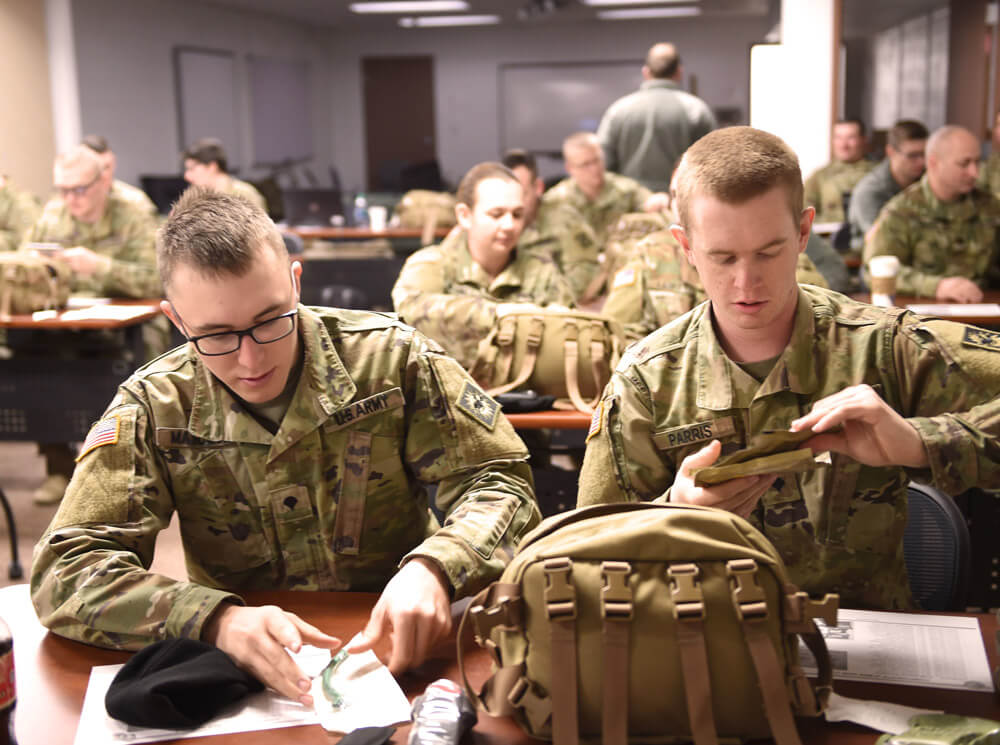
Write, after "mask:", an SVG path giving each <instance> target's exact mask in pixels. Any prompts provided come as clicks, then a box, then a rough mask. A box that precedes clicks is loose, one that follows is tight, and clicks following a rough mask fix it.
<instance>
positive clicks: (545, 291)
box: [392, 229, 573, 369]
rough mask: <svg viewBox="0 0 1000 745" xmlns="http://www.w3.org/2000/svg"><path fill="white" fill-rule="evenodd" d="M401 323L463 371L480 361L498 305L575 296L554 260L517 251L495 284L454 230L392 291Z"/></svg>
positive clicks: (568, 300) (417, 259)
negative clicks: (423, 336)
mask: <svg viewBox="0 0 1000 745" xmlns="http://www.w3.org/2000/svg"><path fill="white" fill-rule="evenodd" d="M392 303H393V306H394V307H395V309H396V312H397V313H399V317H400V318H402V319H403V320H404V321H405V322H406V323H409V324H411V325H413V326H415V327H416V328H418V329H419V330H420V331H422V332H423V333H425V334H426V335H427V336H429V337H431V338H432V339H434V340H435V341H437V342H438V343H439V344H441V346H443V347H444V348H445V349H446V350H447V351H448V354H450V355H452V356H453V357H455V358H456V359H457V360H458V361H459V362H460V363H461V364H462V366H463V367H465V368H466V369H469V368H470V367H471V366H472V363H473V362H475V360H476V350H477V349H478V347H479V342H480V341H481V340H483V339H484V338H486V335H487V333H489V331H490V329H492V328H493V324H494V323H495V322H496V307H497V304H498V303H531V304H533V305H549V304H555V305H562V306H566V307H569V306H571V305H572V303H573V294H572V292H571V291H570V289H569V286H568V285H567V284H566V280H565V278H563V276H562V275H561V274H560V273H559V269H558V267H557V266H556V265H555V262H554V261H553V260H552V258H551V256H549V255H548V254H547V253H543V252H535V251H525V250H522V249H518V250H516V251H515V253H514V255H513V257H512V258H511V262H510V263H509V264H508V265H507V267H506V268H505V269H504V270H503V271H502V272H500V274H499V275H497V276H496V277H495V278H493V279H491V278H490V277H489V275H488V274H487V273H486V271H485V270H484V269H483V268H482V267H481V266H480V265H479V264H478V263H476V261H475V260H474V259H473V258H472V255H471V254H470V253H469V247H468V242H467V240H466V233H465V231H464V230H462V229H454V230H452V231H451V233H449V234H448V236H447V237H446V238H445V239H444V240H443V241H442V242H441V243H439V244H438V245H436V246H428V247H427V248H422V249H420V250H419V251H417V252H416V253H414V254H413V255H412V256H410V257H409V258H408V259H407V260H406V263H405V264H404V265H403V268H402V270H401V271H400V272H399V278H398V279H397V280H396V284H395V285H394V286H393V288H392Z"/></svg>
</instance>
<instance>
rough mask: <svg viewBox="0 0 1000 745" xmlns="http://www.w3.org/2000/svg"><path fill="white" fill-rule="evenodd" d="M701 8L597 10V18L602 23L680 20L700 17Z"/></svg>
mask: <svg viewBox="0 0 1000 745" xmlns="http://www.w3.org/2000/svg"><path fill="white" fill-rule="evenodd" d="M700 15H701V8H694V7H683V8H632V9H629V10H599V11H597V17H598V18H599V19H600V20H602V21H630V20H635V19H639V18H682V17H684V16H700Z"/></svg>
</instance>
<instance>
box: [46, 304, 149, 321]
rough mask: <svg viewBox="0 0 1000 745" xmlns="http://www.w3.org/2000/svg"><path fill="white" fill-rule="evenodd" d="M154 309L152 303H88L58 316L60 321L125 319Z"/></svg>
mask: <svg viewBox="0 0 1000 745" xmlns="http://www.w3.org/2000/svg"><path fill="white" fill-rule="evenodd" d="M151 310H156V306H154V305H90V306H88V307H86V308H77V309H75V310H67V311H65V312H63V313H62V314H61V315H60V316H59V320H61V321H127V320H128V319H129V318H135V317H136V316H141V315H143V314H144V313H149V312H150V311H151Z"/></svg>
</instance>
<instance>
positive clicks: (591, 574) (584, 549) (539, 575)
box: [458, 502, 838, 745]
mask: <svg viewBox="0 0 1000 745" xmlns="http://www.w3.org/2000/svg"><path fill="white" fill-rule="evenodd" d="M837 604H838V598H837V596H836V595H826V596H825V597H824V598H823V599H822V600H820V601H814V600H811V599H810V598H808V597H807V596H806V594H805V593H802V592H798V591H797V589H796V588H795V586H794V585H792V584H790V583H789V580H788V574H787V571H786V569H785V566H784V563H783V562H782V560H781V557H780V556H779V555H778V552H777V551H776V550H775V548H774V546H773V545H771V543H770V542H768V540H767V539H766V538H765V537H764V536H763V535H762V534H761V533H760V532H759V531H758V530H756V529H755V528H754V527H753V526H752V525H750V523H748V522H747V521H745V520H743V519H742V518H740V517H738V516H736V515H734V514H732V513H729V512H725V511H722V510H717V509H714V508H711V507H698V506H693V505H683V504H654V503H649V502H642V503H636V502H632V503H622V504H607V505H597V506H592V507H584V508H581V509H578V510H570V511H569V512H564V513H561V514H558V515H554V516H552V517H549V518H547V519H546V520H544V521H543V522H542V523H541V524H540V525H539V526H538V527H536V528H535V529H534V530H533V531H531V532H530V533H529V534H528V535H527V536H525V538H524V540H523V541H522V542H521V544H520V546H519V547H518V549H517V553H516V554H515V555H514V558H513V559H512V560H511V563H510V564H509V565H508V566H507V568H506V569H505V570H504V573H503V575H502V576H501V577H500V579H499V581H497V582H495V583H493V584H492V585H490V586H489V587H488V588H486V589H485V590H483V591H482V592H480V593H479V594H478V595H477V596H476V597H475V598H473V600H472V602H471V604H470V605H469V607H468V609H467V610H466V612H465V615H463V617H462V623H461V627H460V628H459V634H458V638H459V640H461V639H462V638H463V632H464V630H465V626H466V625H467V624H468V623H471V624H472V627H473V630H474V632H475V640H476V642H477V644H479V646H481V647H483V648H485V649H487V650H488V651H489V652H490V653H491V654H492V656H493V660H494V665H493V672H492V675H491V677H490V678H488V679H487V680H486V682H485V683H484V685H483V686H482V688H481V689H480V690H478V691H477V690H474V689H473V688H472V687H471V686H470V685H469V682H468V680H467V678H466V671H465V666H464V656H463V651H462V649H461V646H462V645H461V641H460V642H459V645H458V646H459V652H458V654H459V669H460V672H461V674H462V678H463V682H464V683H465V688H466V692H467V693H468V694H469V695H470V697H471V698H472V699H473V701H475V702H476V703H477V704H478V706H479V708H481V709H483V710H484V711H487V712H488V713H490V714H491V715H494V716H511V717H513V718H514V720H515V721H516V722H517V723H518V724H519V725H520V726H521V727H522V728H523V729H524V730H525V731H526V732H528V733H529V734H530V735H532V736H535V737H541V738H546V739H551V740H553V741H554V743H555V745H577V743H579V742H588V743H603V745H626V743H678V744H679V743H686V742H690V741H692V740H693V741H694V743H695V745H717V744H718V743H719V742H729V743H732V742H741V741H746V740H755V739H761V738H769V737H772V736H773V738H774V740H775V742H776V743H777V745H800V740H799V736H798V732H797V730H796V725H795V720H794V718H793V717H794V716H795V715H798V716H818V715H819V714H820V713H821V712H822V711H823V709H824V708H825V706H826V701H827V698H828V697H829V694H830V691H831V685H832V670H831V667H830V658H829V655H828V653H827V649H826V644H825V642H824V641H823V637H822V636H821V635H820V633H819V631H818V630H817V628H816V626H815V624H814V622H813V619H814V618H817V617H818V618H823V620H824V621H825V622H826V623H827V624H828V625H831V626H833V625H836V617H837ZM800 636H801V638H802V639H803V640H804V641H805V642H806V644H807V646H808V647H809V649H810V651H811V652H812V654H813V656H814V657H815V659H816V661H817V667H818V671H819V673H818V676H817V680H816V683H815V684H813V683H811V682H810V681H809V679H807V678H806V676H805V674H804V672H803V669H802V667H801V666H800V664H799V648H798V640H799V637H800Z"/></svg>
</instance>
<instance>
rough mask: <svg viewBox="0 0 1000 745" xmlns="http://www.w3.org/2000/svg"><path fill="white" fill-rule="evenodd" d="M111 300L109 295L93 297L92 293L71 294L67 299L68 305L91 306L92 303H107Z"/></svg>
mask: <svg viewBox="0 0 1000 745" xmlns="http://www.w3.org/2000/svg"><path fill="white" fill-rule="evenodd" d="M110 302H111V298H109V297H91V296H90V295H70V296H69V298H68V299H67V300H66V307H67V308H69V309H71V310H72V309H73V308H89V307H90V306H91V305H107V304H108V303H110Z"/></svg>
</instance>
